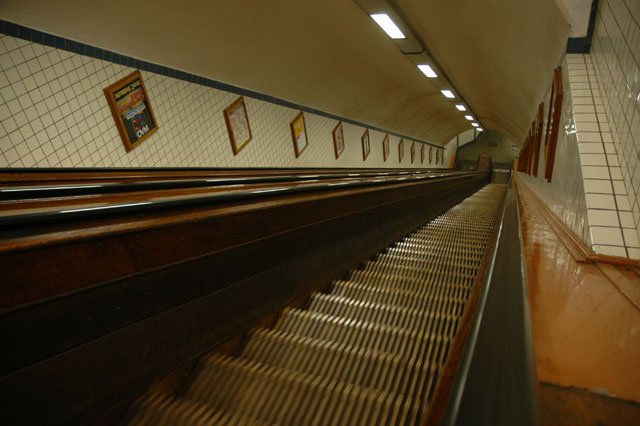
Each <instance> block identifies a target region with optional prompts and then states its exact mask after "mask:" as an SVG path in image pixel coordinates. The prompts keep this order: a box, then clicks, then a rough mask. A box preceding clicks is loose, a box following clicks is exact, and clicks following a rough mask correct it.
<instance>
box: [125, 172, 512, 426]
mask: <svg viewBox="0 0 640 426" xmlns="http://www.w3.org/2000/svg"><path fill="white" fill-rule="evenodd" d="M505 190H506V186H505V185H497V184H490V185H487V186H485V187H483V188H482V189H480V190H479V191H477V192H476V193H475V194H473V195H471V196H470V197H468V198H466V199H465V200H464V201H462V202H461V203H459V204H458V205H456V206H454V207H452V208H451V209H449V210H448V211H446V212H445V213H443V214H441V215H439V216H437V217H436V218H434V219H433V220H431V221H429V222H428V223H426V224H424V225H423V226H421V227H420V228H419V229H417V230H416V231H414V232H412V233H411V234H409V235H407V236H406V237H405V238H403V239H401V240H400V241H398V242H396V243H394V244H393V245H391V246H390V247H388V248H387V249H385V250H384V251H383V252H381V253H379V254H378V255H376V256H375V257H374V258H373V259H371V260H369V261H367V262H365V263H364V264H362V265H361V266H360V267H358V268H356V269H353V270H352V271H351V272H349V273H348V275H347V277H346V278H345V279H344V280H336V281H334V282H333V284H332V285H331V287H330V288H329V290H328V291H327V292H326V293H314V294H312V295H311V296H310V298H309V300H308V302H307V303H306V309H301V308H291V309H285V311H283V313H282V315H281V316H280V318H279V320H278V321H277V323H276V324H275V326H274V327H273V328H270V329H267V328H260V329H256V330H254V331H253V332H252V333H251V334H250V335H249V336H248V337H247V339H245V341H244V343H243V344H242V345H241V347H240V348H239V349H238V351H237V353H236V354H235V355H233V356H228V355H222V354H216V353H211V354H208V355H205V356H204V357H203V358H202V359H201V360H200V361H199V364H198V366H197V368H196V369H195V371H194V372H193V373H192V375H191V377H190V378H189V379H188V380H187V381H186V383H185V385H184V386H183V387H182V388H181V389H180V390H179V391H178V392H176V393H175V394H164V393H162V392H147V393H145V394H144V395H143V396H142V397H141V398H139V399H138V400H137V401H136V402H135V404H134V405H133V408H132V409H131V411H130V412H129V414H128V416H127V417H126V419H125V421H124V423H125V424H128V425H131V426H133V425H178V424H180V425H253V424H255V425H263V424H265V425H266V424H282V425H307V424H309V425H311V424H313V425H361V424H371V425H420V424H421V423H422V422H424V421H425V419H426V414H427V412H428V410H429V407H430V403H431V401H432V400H433V397H434V393H435V392H436V385H437V384H438V381H439V379H440V377H441V375H442V372H443V369H444V367H445V363H446V361H447V356H448V354H449V352H450V350H451V348H452V346H453V342H454V340H455V338H456V333H457V331H458V329H459V328H460V325H461V321H462V318H463V314H464V313H465V308H466V307H467V305H468V302H469V299H470V297H471V295H472V293H473V285H474V283H476V278H477V275H478V273H479V272H480V268H481V265H482V263H483V261H484V260H485V257H486V256H488V254H489V250H490V248H491V242H492V238H491V237H492V235H493V234H494V228H495V226H496V224H497V223H498V219H499V215H500V206H501V203H502V202H503V198H504V194H505Z"/></svg>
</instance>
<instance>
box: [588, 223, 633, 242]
mask: <svg viewBox="0 0 640 426" xmlns="http://www.w3.org/2000/svg"><path fill="white" fill-rule="evenodd" d="M589 232H590V233H591V241H592V242H593V244H594V245H596V244H597V245H601V244H605V245H611V246H624V240H623V239H622V232H621V230H620V228H617V227H604V226H589Z"/></svg>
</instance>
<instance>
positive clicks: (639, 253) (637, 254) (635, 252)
mask: <svg viewBox="0 0 640 426" xmlns="http://www.w3.org/2000/svg"><path fill="white" fill-rule="evenodd" d="M627 252H628V253H629V258H630V259H640V249H637V248H631V247H629V248H627Z"/></svg>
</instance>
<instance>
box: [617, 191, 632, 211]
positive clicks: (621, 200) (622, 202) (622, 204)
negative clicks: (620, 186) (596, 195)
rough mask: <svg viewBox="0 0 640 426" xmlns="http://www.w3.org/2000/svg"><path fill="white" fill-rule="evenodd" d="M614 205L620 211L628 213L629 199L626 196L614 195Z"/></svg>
mask: <svg viewBox="0 0 640 426" xmlns="http://www.w3.org/2000/svg"><path fill="white" fill-rule="evenodd" d="M615 197H616V204H617V206H618V210H620V211H630V210H631V204H629V197H627V196H626V195H616V196H615Z"/></svg>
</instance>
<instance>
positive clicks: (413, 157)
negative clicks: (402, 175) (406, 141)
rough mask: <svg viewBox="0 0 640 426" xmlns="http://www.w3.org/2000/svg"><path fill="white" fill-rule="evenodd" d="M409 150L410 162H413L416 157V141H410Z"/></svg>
mask: <svg viewBox="0 0 640 426" xmlns="http://www.w3.org/2000/svg"><path fill="white" fill-rule="evenodd" d="M409 151H410V152H411V164H413V161H414V160H415V159H416V143H415V142H411V149H410V150H409Z"/></svg>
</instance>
